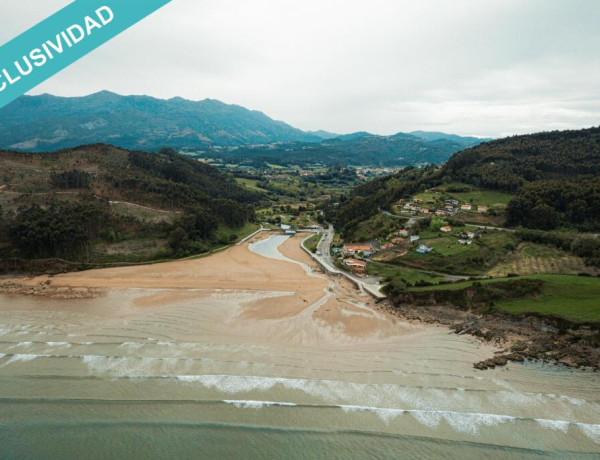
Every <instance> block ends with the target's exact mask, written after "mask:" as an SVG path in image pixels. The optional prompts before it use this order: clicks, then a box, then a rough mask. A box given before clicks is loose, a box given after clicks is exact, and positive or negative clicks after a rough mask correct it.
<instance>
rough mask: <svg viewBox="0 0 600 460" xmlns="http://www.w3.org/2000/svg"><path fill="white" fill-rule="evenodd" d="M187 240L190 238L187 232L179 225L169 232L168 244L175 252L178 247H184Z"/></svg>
mask: <svg viewBox="0 0 600 460" xmlns="http://www.w3.org/2000/svg"><path fill="white" fill-rule="evenodd" d="M189 242H190V239H189V237H188V234H187V232H186V231H185V230H184V229H183V228H181V227H177V228H176V229H175V230H173V231H172V232H171V233H170V234H169V246H170V247H171V249H173V251H174V252H177V251H179V250H180V249H186V248H187V246H188V244H189Z"/></svg>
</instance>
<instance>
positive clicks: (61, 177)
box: [50, 169, 93, 189]
mask: <svg viewBox="0 0 600 460" xmlns="http://www.w3.org/2000/svg"><path fill="white" fill-rule="evenodd" d="M92 179H93V176H92V175H91V174H90V173H88V172H86V171H81V170H79V169H73V170H71V171H63V172H53V173H52V174H51V175H50V182H52V185H53V186H54V187H56V188H67V189H72V188H87V187H89V186H90V184H91V183H92Z"/></svg>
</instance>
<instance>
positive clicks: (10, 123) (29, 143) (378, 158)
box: [0, 91, 487, 165]
mask: <svg viewBox="0 0 600 460" xmlns="http://www.w3.org/2000/svg"><path fill="white" fill-rule="evenodd" d="M485 140H487V139H478V138H473V137H461V136H457V135H453V134H444V133H428V132H423V131H417V132H414V133H411V134H404V133H398V134H396V135H393V136H377V135H374V134H370V133H367V132H358V133H353V134H346V135H339V134H335V133H330V132H327V131H322V130H321V131H302V130H300V129H297V128H294V127H293V126H290V125H288V124H286V123H284V122H282V121H276V120H273V119H272V118H269V117H268V116H267V115H265V114H264V113H262V112H258V111H253V110H248V109H246V108H244V107H241V106H238V105H228V104H225V103H223V102H220V101H217V100H212V99H205V100H203V101H198V102H196V101H190V100H186V99H182V98H172V99H168V100H163V99H156V98H153V97H150V96H121V95H118V94H115V93H111V92H109V91H102V92H99V93H96V94H92V95H89V96H84V97H72V98H67V97H58V96H52V95H49V94H43V95H40V96H23V97H21V98H19V99H17V100H16V101H14V102H12V103H11V104H9V105H8V106H6V107H4V108H2V109H0V148H4V149H14V150H21V151H37V152H46V151H52V150H57V149H64V148H73V147H76V146H79V145H83V144H94V143H110V144H113V145H115V146H118V147H121V148H126V149H138V150H146V151H158V150H159V149H160V148H162V147H171V148H175V149H185V150H187V151H194V150H204V149H210V148H212V147H240V146H270V147H269V148H270V149H271V150H270V151H269V152H268V153H269V154H270V155H271V156H273V154H274V153H275V151H274V150H277V149H273V146H272V145H273V144H284V147H281V148H280V150H282V151H284V152H286V153H285V155H286V156H288V157H289V156H290V152H292V153H293V154H296V153H299V154H300V156H301V157H302V156H306V151H307V150H313V152H312V153H317V151H318V154H319V155H323V156H325V157H326V158H328V159H329V161H331V162H338V161H341V162H346V163H352V164H369V165H370V164H373V165H397V164H398V165H403V164H415V163H424V162H434V163H443V162H445V161H446V160H447V159H448V158H449V157H450V156H451V155H452V154H453V153H456V152H458V151H460V150H463V149H465V148H469V147H472V146H475V145H478V144H480V143H481V142H483V141H485ZM242 152H243V150H242ZM239 153H241V152H238V154H239ZM252 153H254V154H256V153H260V150H256V149H254V150H253V151H252ZM308 156H311V155H310V154H309V155H308Z"/></svg>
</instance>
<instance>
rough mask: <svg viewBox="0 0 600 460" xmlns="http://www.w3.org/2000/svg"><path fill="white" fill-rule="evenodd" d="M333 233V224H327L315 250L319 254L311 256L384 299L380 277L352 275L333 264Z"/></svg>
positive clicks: (329, 268)
mask: <svg viewBox="0 0 600 460" xmlns="http://www.w3.org/2000/svg"><path fill="white" fill-rule="evenodd" d="M334 235H335V230H334V228H333V226H331V225H330V226H329V228H328V229H326V230H324V231H323V238H321V241H320V242H319V244H318V245H317V250H318V251H319V252H320V253H321V255H317V254H311V255H312V257H313V258H315V259H316V260H317V261H319V263H321V264H322V265H324V266H325V267H326V268H327V269H328V270H329V271H330V272H331V273H337V274H340V275H342V276H345V277H346V278H348V279H350V280H351V281H353V282H354V283H356V284H357V285H358V286H359V288H360V289H361V290H362V291H367V292H369V293H371V294H372V295H374V296H375V297H377V298H379V299H384V298H385V295H383V294H381V292H380V289H381V288H382V287H383V284H382V283H380V281H381V279H380V278H375V277H371V276H368V277H366V278H359V277H358V276H354V275H353V274H351V273H348V272H346V271H343V270H340V269H339V268H337V267H336V266H335V263H334V261H333V257H331V252H330V248H331V243H332V242H333V236H334Z"/></svg>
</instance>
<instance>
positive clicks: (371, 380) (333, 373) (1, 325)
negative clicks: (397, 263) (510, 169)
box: [0, 239, 600, 459]
mask: <svg viewBox="0 0 600 460" xmlns="http://www.w3.org/2000/svg"><path fill="white" fill-rule="evenodd" d="M280 243H281V239H278V240H270V242H268V243H262V244H261V245H259V246H258V247H257V246H255V247H254V248H253V249H254V250H255V251H257V252H259V253H262V254H263V255H265V256H273V254H274V251H275V252H276V247H277V245H278V244H280ZM261 248H262V249H261ZM263 251H264V252H263ZM275 255H276V254H275ZM149 291H151V290H145V291H144V292H143V294H150V293H152V292H149ZM161 292H163V291H161ZM141 294H142V292H141V291H140V290H136V289H121V290H113V291H111V292H110V294H109V295H108V296H106V297H100V298H96V299H88V300H76V301H59V300H50V299H40V298H33V297H16V296H0V458H19V459H20V458H60V459H71V458H73V459H75V458H77V459H80V458H128V459H137V458H140V459H149V458H251V459H253V458H257V459H258V458H260V459H262V458H274V459H279V458H281V459H296V458H297V459H304V458H306V459H313V458H328V459H329V458H331V459H353V458H361V459H363V458H382V459H383V458H419V459H421V458H460V459H480V458H503V459H504V458H509V459H510V458H515V459H517V458H518V459H521V458H541V457H556V458H598V457H599V455H600V378H599V376H598V374H593V373H589V372H588V373H586V372H580V371H574V370H567V369H564V368H561V367H556V366H547V365H542V364H538V363H525V364H510V365H509V366H507V367H505V368H499V369H495V370H491V371H477V370H475V369H473V367H472V363H473V362H474V361H477V360H478V358H480V357H482V356H483V357H485V356H486V353H488V352H489V351H488V350H485V349H482V345H480V344H478V343H477V342H474V341H473V340H471V339H470V338H468V337H464V336H456V335H452V334H449V333H448V331H446V330H445V329H442V328H432V327H413V328H409V327H407V326H402V327H401V325H399V329H398V335H397V336H394V337H390V338H386V339H385V340H368V339H364V340H362V339H356V340H355V341H354V342H348V341H341V342H340V343H339V344H337V343H335V342H333V343H332V344H329V345H327V346H323V344H315V346H309V345H306V343H303V344H298V343H294V342H293V340H289V341H286V340H285V339H280V338H273V339H272V340H271V339H270V338H268V337H262V336H261V333H260V331H261V329H260V328H258V329H253V327H252V324H248V326H247V328H244V327H238V326H236V327H233V326H232V324H233V323H230V321H232V320H231V318H235V315H236V312H237V311H238V309H239V305H240V304H241V303H243V302H244V301H245V300H248V299H250V298H255V297H256V296H257V295H260V293H244V292H233V291H229V292H217V293H212V294H211V295H208V296H206V297H204V298H200V299H195V300H194V299H193V298H190V299H184V300H181V299H180V298H177V297H176V298H175V300H174V301H173V302H172V303H171V304H168V305H166V306H161V307H155V308H146V309H140V308H135V307H134V306H132V305H133V304H132V302H133V300H134V299H135V298H137V297H139V296H140V295H141ZM286 321H293V319H288V320H286ZM276 326H277V327H278V328H280V329H281V330H282V331H283V332H282V334H281V336H282V337H284V338H285V330H286V329H285V328H286V327H288V325H287V323H286V322H285V321H283V320H282V321H281V322H280V323H277V324H276ZM314 327H321V325H319V324H315V326H314ZM257 331H259V332H257Z"/></svg>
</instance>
